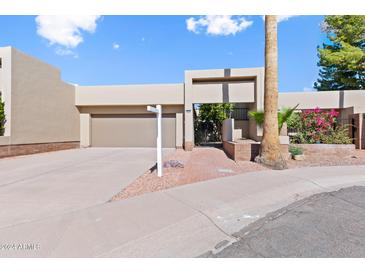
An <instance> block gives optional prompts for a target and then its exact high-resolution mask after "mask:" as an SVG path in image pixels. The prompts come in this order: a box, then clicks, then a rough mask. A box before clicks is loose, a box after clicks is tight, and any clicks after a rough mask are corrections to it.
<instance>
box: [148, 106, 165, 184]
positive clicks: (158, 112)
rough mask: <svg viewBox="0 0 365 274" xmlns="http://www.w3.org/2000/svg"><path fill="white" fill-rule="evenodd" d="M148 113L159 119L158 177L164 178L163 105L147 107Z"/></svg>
mask: <svg viewBox="0 0 365 274" xmlns="http://www.w3.org/2000/svg"><path fill="white" fill-rule="evenodd" d="M147 111H150V112H153V113H156V117H157V176H158V177H162V130H161V123H162V108H161V105H156V107H152V106H147Z"/></svg>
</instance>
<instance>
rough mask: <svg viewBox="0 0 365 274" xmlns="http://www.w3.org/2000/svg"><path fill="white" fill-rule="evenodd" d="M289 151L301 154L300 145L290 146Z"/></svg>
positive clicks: (293, 153) (292, 153)
mask: <svg viewBox="0 0 365 274" xmlns="http://www.w3.org/2000/svg"><path fill="white" fill-rule="evenodd" d="M289 152H290V153H291V155H302V154H303V149H302V148H301V147H296V146H290V147H289Z"/></svg>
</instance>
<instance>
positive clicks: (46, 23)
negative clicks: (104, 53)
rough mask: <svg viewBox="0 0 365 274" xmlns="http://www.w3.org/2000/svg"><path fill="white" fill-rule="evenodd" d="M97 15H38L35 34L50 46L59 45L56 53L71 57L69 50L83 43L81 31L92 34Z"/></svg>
mask: <svg viewBox="0 0 365 274" xmlns="http://www.w3.org/2000/svg"><path fill="white" fill-rule="evenodd" d="M99 18H100V16H98V15H39V16H37V17H36V19H35V21H36V23H37V34H38V35H40V36H41V37H43V38H45V39H47V40H48V42H49V44H50V45H59V46H60V48H58V49H56V53H57V54H60V55H71V54H72V53H73V51H72V50H71V49H74V48H76V47H77V46H78V45H79V44H80V43H82V42H83V37H82V31H84V32H89V33H93V32H94V31H95V29H96V25H97V24H96V23H97V20H98V19H99Z"/></svg>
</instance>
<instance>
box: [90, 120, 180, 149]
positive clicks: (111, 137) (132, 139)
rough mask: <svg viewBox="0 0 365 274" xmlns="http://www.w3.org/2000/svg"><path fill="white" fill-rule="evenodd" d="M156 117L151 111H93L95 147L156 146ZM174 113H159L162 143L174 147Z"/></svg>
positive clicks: (92, 133) (92, 127)
mask: <svg viewBox="0 0 365 274" xmlns="http://www.w3.org/2000/svg"><path fill="white" fill-rule="evenodd" d="M156 134H157V120H156V115H154V114H151V115H150V114H140V115H139V114H133V115H92V122H91V144H92V146H94V147H155V146H156ZM175 134H176V129H175V115H174V114H173V115H169V114H164V115H163V116H162V146H163V147H175Z"/></svg>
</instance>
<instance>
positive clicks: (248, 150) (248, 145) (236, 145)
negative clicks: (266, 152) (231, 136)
mask: <svg viewBox="0 0 365 274" xmlns="http://www.w3.org/2000/svg"><path fill="white" fill-rule="evenodd" d="M280 149H281V153H282V154H283V156H284V157H285V158H289V153H288V145H287V144H282V145H280ZM223 150H224V152H225V153H226V154H227V155H228V157H229V158H231V159H232V160H234V161H254V160H255V157H256V156H258V155H259V153H260V142H254V141H248V142H223Z"/></svg>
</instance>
